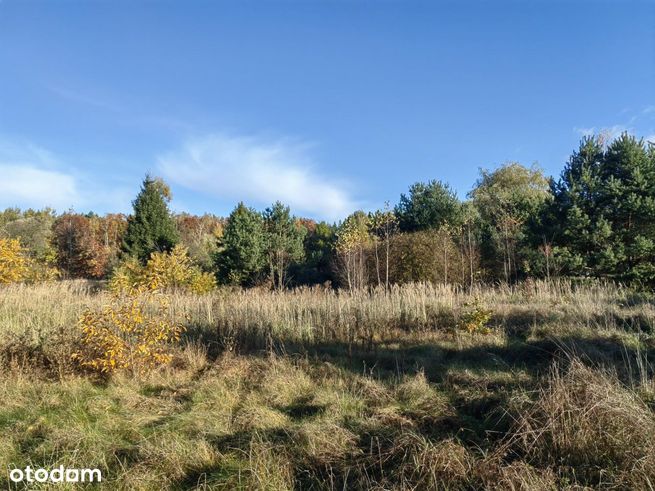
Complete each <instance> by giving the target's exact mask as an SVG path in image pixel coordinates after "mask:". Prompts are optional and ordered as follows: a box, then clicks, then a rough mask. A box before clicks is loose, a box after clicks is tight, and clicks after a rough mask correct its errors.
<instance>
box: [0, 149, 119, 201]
mask: <svg viewBox="0 0 655 491" xmlns="http://www.w3.org/2000/svg"><path fill="white" fill-rule="evenodd" d="M107 185H108V183H107V180H106V179H98V178H94V177H93V176H85V175H84V174H83V173H80V172H78V171H76V170H75V169H73V168H71V167H70V166H66V165H64V164H63V163H62V162H61V160H60V159H59V158H57V157H56V156H55V155H54V154H53V153H52V152H50V151H48V150H46V149H43V148H41V147H39V146H36V145H34V144H33V143H31V142H29V141H10V140H7V139H3V138H0V209H3V208H6V207H13V206H17V207H19V208H37V209H38V208H44V207H46V206H48V207H51V208H54V209H55V210H57V211H59V212H63V211H66V210H68V209H70V208H73V209H76V210H78V211H83V210H90V209H95V211H101V210H107V211H112V212H127V211H129V209H130V199H131V196H130V194H131V193H130V192H129V190H126V189H125V188H124V187H123V188H121V187H118V188H117V187H108V186H107Z"/></svg>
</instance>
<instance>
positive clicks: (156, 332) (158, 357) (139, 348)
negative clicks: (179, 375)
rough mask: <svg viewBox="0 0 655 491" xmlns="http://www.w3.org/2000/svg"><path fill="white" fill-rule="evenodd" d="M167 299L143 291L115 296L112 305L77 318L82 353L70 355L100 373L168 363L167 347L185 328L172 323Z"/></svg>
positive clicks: (144, 368) (141, 368)
mask: <svg viewBox="0 0 655 491" xmlns="http://www.w3.org/2000/svg"><path fill="white" fill-rule="evenodd" d="M167 309H168V303H167V301H166V299H165V298H164V297H163V296H161V295H159V294H157V293H156V292H151V291H147V290H145V289H138V290H133V291H132V292H130V293H129V294H128V295H123V296H115V297H114V301H113V302H112V303H111V305H106V306H104V307H103V308H102V309H100V310H93V309H88V310H86V311H85V312H84V313H83V314H82V316H81V318H80V321H79V322H80V327H81V330H82V336H81V340H80V342H81V345H82V349H80V350H79V351H78V352H76V353H75V354H74V355H73V358H74V359H76V360H78V361H79V363H80V365H81V366H83V367H87V368H91V369H93V370H97V371H100V372H105V373H106V372H113V371H115V370H121V369H129V370H132V371H133V372H137V373H139V372H143V371H144V370H146V369H149V368H153V367H155V366H158V365H162V364H166V363H168V362H170V361H171V354H170V352H169V347H170V344H171V343H172V342H174V341H178V340H179V338H180V334H181V333H182V331H183V330H184V328H183V327H182V326H180V325H178V324H175V323H173V322H171V320H170V318H169V315H168V311H167Z"/></svg>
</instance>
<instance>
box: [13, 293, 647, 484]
mask: <svg viewBox="0 0 655 491" xmlns="http://www.w3.org/2000/svg"><path fill="white" fill-rule="evenodd" d="M168 296H169V299H170V311H169V314H170V316H171V317H172V318H173V319H174V320H175V321H177V322H180V323H182V324H184V325H185V326H186V327H187V335H186V338H185V340H184V342H183V343H182V344H181V345H180V346H179V347H177V348H176V350H175V355H174V360H173V362H172V363H171V364H170V365H169V366H167V367H163V368H160V369H157V370H154V371H152V372H151V373H148V374H145V375H141V376H139V377H131V376H127V375H124V374H120V373H119V374H116V375H114V376H113V377H110V378H108V379H104V380H102V381H98V380H94V379H93V378H91V377H89V376H87V375H85V374H83V373H80V372H79V371H78V370H77V369H76V367H75V365H73V364H72V362H71V359H70V354H71V353H72V352H74V350H75V349H76V348H77V346H76V340H77V339H78V337H79V328H78V326H77V321H78V318H79V316H80V314H81V313H82V312H83V311H84V309H85V308H88V307H90V308H100V307H101V306H102V305H105V304H107V303H109V302H111V301H112V297H111V296H110V295H109V294H108V293H107V292H105V291H104V290H102V289H99V288H97V285H91V284H88V283H85V282H61V283H52V284H46V285H39V286H11V287H6V288H3V289H1V290H0V377H1V379H0V486H2V487H7V488H9V489H10V488H11V483H9V481H8V479H7V475H8V474H7V473H5V472H4V470H5V469H9V468H13V467H24V466H25V465H28V464H29V465H32V466H36V467H55V466H58V465H59V464H63V465H66V466H71V467H96V466H97V467H99V468H101V469H102V471H103V475H104V476H105V479H106V482H105V483H104V485H102V486H101V487H102V488H104V489H125V490H133V489H136V490H141V489H143V490H150V489H152V490H155V489H156V490H162V489H171V490H173V489H271V490H283V489H326V490H328V489H329V490H332V489H398V490H417V489H525V490H528V489H530V490H532V489H567V488H568V489H581V488H585V487H587V488H598V489H653V487H654V486H655V474H654V469H655V445H653V442H652V440H653V438H652V437H653V433H654V432H655V412H654V410H655V378H654V375H653V366H652V361H653V359H655V342H654V339H655V332H654V330H653V324H654V322H655V308H654V303H653V299H652V297H651V296H650V295H648V294H644V293H634V292H633V291H631V290H630V289H628V288H625V287H621V286H617V285H612V284H609V283H593V284H574V283H571V282H568V281H559V282H551V283H546V282H530V283H524V284H520V285H515V286H511V287H509V286H496V287H476V288H475V289H473V290H465V289H458V288H451V287H446V286H432V285H424V284H415V285H406V286H403V287H394V288H392V289H391V290H390V291H388V292H385V291H384V290H372V291H359V292H335V291H332V290H325V289H320V288H316V289H309V288H306V289H298V290H294V291H288V292H268V291H261V290H247V291H242V290H219V291H217V292H215V293H213V294H211V295H205V296H196V295H190V294H182V293H178V292H170V293H168ZM474 302H475V303H478V304H483V305H485V307H486V308H489V309H491V310H492V311H493V316H492V319H491V322H490V327H491V328H492V329H491V333H490V334H488V335H470V334H467V333H463V332H458V331H457V330H456V326H457V320H458V318H459V316H460V315H461V314H462V312H465V311H466V309H467V308H468V305H469V304H471V303H474ZM64 489H66V488H64ZM70 489H72V488H70Z"/></svg>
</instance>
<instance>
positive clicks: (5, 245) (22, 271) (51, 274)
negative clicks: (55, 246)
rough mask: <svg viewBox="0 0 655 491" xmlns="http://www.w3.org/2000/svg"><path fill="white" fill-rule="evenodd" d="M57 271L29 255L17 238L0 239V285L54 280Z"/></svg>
mask: <svg viewBox="0 0 655 491" xmlns="http://www.w3.org/2000/svg"><path fill="white" fill-rule="evenodd" d="M58 275H59V274H58V271H57V270H56V269H55V268H53V267H51V266H50V265H49V264H48V263H45V262H39V261H36V260H34V259H32V258H31V257H29V255H28V253H27V251H26V250H25V248H24V247H22V246H21V244H20V241H19V240H18V239H0V285H2V284H9V283H23V282H25V283H37V282H39V281H48V280H54V279H56V278H57V276H58Z"/></svg>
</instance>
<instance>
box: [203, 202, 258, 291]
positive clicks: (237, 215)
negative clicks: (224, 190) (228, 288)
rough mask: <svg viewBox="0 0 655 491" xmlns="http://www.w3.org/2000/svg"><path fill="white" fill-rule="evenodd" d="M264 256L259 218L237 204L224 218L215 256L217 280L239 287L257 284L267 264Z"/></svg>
mask: <svg viewBox="0 0 655 491" xmlns="http://www.w3.org/2000/svg"><path fill="white" fill-rule="evenodd" d="M264 254H265V237H264V222H263V220H262V216H261V215H260V214H259V213H257V212H256V211H255V210H253V209H252V208H248V207H246V205H244V204H243V203H239V204H238V205H237V207H236V208H235V209H234V210H233V211H232V213H231V214H230V216H229V218H228V219H227V225H226V226H225V230H224V232H223V237H222V239H221V250H220V251H219V252H218V253H217V254H216V259H215V264H216V271H217V277H218V281H219V282H220V283H223V284H233V285H242V286H248V285H252V284H254V283H256V282H257V280H258V277H259V276H260V274H261V272H262V270H263V268H264V266H265V264H266V257H265V255H264Z"/></svg>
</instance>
